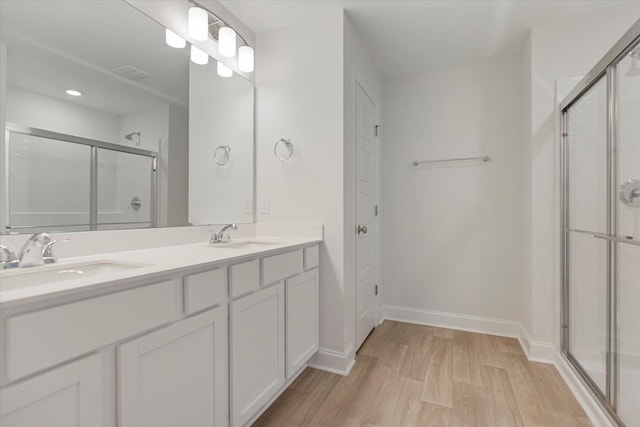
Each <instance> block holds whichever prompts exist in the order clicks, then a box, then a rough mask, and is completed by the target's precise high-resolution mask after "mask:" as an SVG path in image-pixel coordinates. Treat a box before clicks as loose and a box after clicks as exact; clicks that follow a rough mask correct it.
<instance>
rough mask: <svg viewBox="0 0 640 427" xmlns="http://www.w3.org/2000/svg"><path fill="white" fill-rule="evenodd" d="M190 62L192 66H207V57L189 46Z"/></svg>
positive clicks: (204, 53) (202, 52)
mask: <svg viewBox="0 0 640 427" xmlns="http://www.w3.org/2000/svg"><path fill="white" fill-rule="evenodd" d="M191 61H192V62H193V63H194V64H198V65H207V63H208V62H209V55H207V52H204V51H202V50H200V49H198V48H197V47H195V46H194V45H191Z"/></svg>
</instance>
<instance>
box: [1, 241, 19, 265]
mask: <svg viewBox="0 0 640 427" xmlns="http://www.w3.org/2000/svg"><path fill="white" fill-rule="evenodd" d="M19 263H20V261H18V257H16V254H15V253H14V252H13V250H11V248H10V247H9V246H7V245H4V244H1V243H0V269H2V270H4V269H5V268H15V267H17V266H18V264H19Z"/></svg>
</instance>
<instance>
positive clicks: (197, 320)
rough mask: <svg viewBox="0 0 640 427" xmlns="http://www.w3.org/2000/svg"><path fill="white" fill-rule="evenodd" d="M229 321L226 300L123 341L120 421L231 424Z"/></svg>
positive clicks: (134, 424) (158, 425) (128, 425)
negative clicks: (218, 305) (178, 320)
mask: <svg viewBox="0 0 640 427" xmlns="http://www.w3.org/2000/svg"><path fill="white" fill-rule="evenodd" d="M227 322H228V321H227V307H226V306H221V307H218V308H215V309H213V310H209V311H207V312H204V313H202V314H199V315H197V316H194V317H191V318H188V319H185V320H182V321H180V322H177V323H174V324H173V325H170V326H167V327H166V328H163V329H161V330H159V331H156V332H152V333H150V334H147V335H145V336H142V337H140V338H138V339H135V340H133V341H130V342H127V343H125V344H122V345H121V346H119V347H118V408H119V414H118V415H119V425H120V426H121V427H143V426H149V427H162V426H167V427H175V426H189V427H196V426H208V427H211V426H216V427H218V426H226V425H228V424H229V396H228V393H229V392H228V384H229V383H228V381H229V373H228V329H227V327H228V325H227Z"/></svg>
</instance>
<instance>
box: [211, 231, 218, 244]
mask: <svg viewBox="0 0 640 427" xmlns="http://www.w3.org/2000/svg"><path fill="white" fill-rule="evenodd" d="M214 243H218V233H217V232H215V231H213V232H211V239H209V244H210V245H212V244H214Z"/></svg>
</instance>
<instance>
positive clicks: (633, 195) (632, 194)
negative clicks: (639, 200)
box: [629, 188, 640, 202]
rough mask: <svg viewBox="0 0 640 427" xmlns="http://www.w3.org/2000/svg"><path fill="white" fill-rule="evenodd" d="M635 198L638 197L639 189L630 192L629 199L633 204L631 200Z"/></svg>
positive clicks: (639, 194)
mask: <svg viewBox="0 0 640 427" xmlns="http://www.w3.org/2000/svg"><path fill="white" fill-rule="evenodd" d="M636 197H640V189H637V188H636V189H635V190H633V191H631V196H630V197H629V198H630V199H631V201H632V202H633V199H635V198H636Z"/></svg>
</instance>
